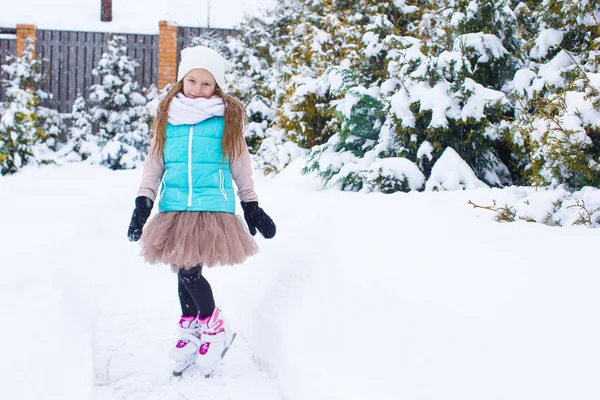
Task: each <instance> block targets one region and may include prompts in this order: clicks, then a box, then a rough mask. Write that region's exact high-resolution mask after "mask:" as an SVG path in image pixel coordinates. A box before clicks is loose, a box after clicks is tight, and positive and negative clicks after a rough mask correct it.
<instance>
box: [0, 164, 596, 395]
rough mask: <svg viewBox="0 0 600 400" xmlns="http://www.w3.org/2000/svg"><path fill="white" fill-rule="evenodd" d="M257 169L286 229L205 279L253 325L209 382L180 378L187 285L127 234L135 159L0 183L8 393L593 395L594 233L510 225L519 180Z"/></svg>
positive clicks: (270, 206) (240, 322) (1, 372)
mask: <svg viewBox="0 0 600 400" xmlns="http://www.w3.org/2000/svg"><path fill="white" fill-rule="evenodd" d="M299 169H300V164H299V162H296V163H294V164H292V166H291V167H289V168H288V169H287V170H285V171H284V172H283V173H281V174H280V175H279V176H278V177H276V178H274V179H272V180H270V181H267V182H265V181H263V180H261V179H257V180H258V181H259V182H258V184H257V191H258V194H259V196H260V199H261V201H260V203H261V206H262V207H263V208H264V209H265V210H266V211H267V212H268V213H269V214H270V215H271V216H272V217H273V219H274V220H275V221H276V222H277V225H278V234H277V236H276V237H275V238H274V239H273V240H269V241H267V240H265V239H262V238H259V239H258V242H259V245H260V247H261V249H262V252H261V253H260V254H259V255H257V256H256V257H254V258H252V259H251V260H249V261H248V262H247V263H246V264H245V265H243V266H237V267H224V268H218V269H212V270H209V271H207V272H206V275H207V277H208V279H209V281H210V282H211V283H212V285H213V290H214V292H215V296H216V300H217V303H218V304H219V305H220V306H221V308H222V309H223V310H224V312H225V313H226V314H227V315H228V317H229V319H230V320H231V322H232V324H233V325H234V326H235V327H236V329H237V331H238V332H239V333H240V338H239V340H236V342H235V344H234V346H233V347H232V349H231V352H230V353H229V354H228V355H227V357H226V359H225V362H224V364H223V366H222V369H221V371H220V373H219V374H217V376H216V377H214V378H211V379H205V378H203V377H201V376H199V375H198V374H194V373H193V370H192V371H191V372H192V373H191V374H188V376H185V377H184V378H183V379H181V380H171V379H170V369H171V363H170V361H169V360H168V357H167V356H168V352H169V350H170V347H171V346H172V345H173V343H174V341H175V339H176V337H177V331H176V323H177V320H178V313H179V304H178V301H177V293H176V277H175V276H174V275H173V274H171V273H170V272H169V271H168V268H166V267H164V266H150V265H145V264H144V263H143V262H142V260H141V259H140V258H139V256H138V251H139V247H138V245H137V244H132V243H129V242H128V241H127V240H126V237H125V236H126V235H125V232H126V230H127V226H128V224H129V219H130V216H131V212H132V206H133V200H134V198H135V192H136V189H137V185H138V183H139V179H140V174H141V170H139V169H138V170H133V171H118V172H114V171H109V170H106V169H102V168H94V167H89V166H85V165H69V166H66V167H60V168H59V167H43V168H26V169H25V170H23V171H22V172H19V173H18V174H16V175H14V176H8V177H1V178H0V260H1V265H2V275H1V277H0V316H1V318H2V329H0V398H2V399H14V400H17V399H25V400H34V399H35V400H39V399H44V400H46V399H61V400H82V399H92V400H108V399H165V400H171V399H173V400H175V399H186V398H187V399H191V398H195V399H241V400H245V399H266V400H270V399H288V400H304V399H311V400H320V399H328V400H329V399H344V400H346V399H349V400H351V399H380V400H383V399H410V400H416V399H432V400H442V399H444V400H496V399H498V400H499V399H503V400H521V399H522V400H532V399H536V400H537V399H540V400H541V399H544V400H559V399H560V400H563V399H577V400H587V399H589V400H592V399H594V400H597V399H598V398H600V381H599V380H598V379H597V377H598V376H600V363H599V362H598V360H599V359H600V343H599V341H598V337H600V321H599V319H598V316H597V314H598V309H599V308H600V291H598V287H599V286H600V270H599V268H598V263H597V252H596V251H595V250H594V249H596V247H595V246H596V245H597V243H598V240H599V239H600V230H598V229H589V228H584V227H574V228H573V227H570V228H553V227H548V226H544V225H541V224H533V223H527V222H516V223H511V224H499V223H497V222H494V221H493V220H492V218H493V213H491V212H489V211H487V210H480V209H473V208H472V207H471V206H470V205H468V204H467V201H468V200H472V201H473V202H475V203H478V204H491V202H492V199H496V200H498V203H499V204H503V201H508V200H510V199H513V198H514V196H515V191H516V190H517V189H515V188H511V189H504V190H498V189H485V188H481V189H475V190H470V191H456V192H444V193H432V192H426V193H416V192H415V193H408V194H405V193H397V194H393V195H383V194H363V193H347V192H338V191H334V190H321V188H320V185H319V183H317V182H316V181H313V180H312V179H310V178H308V177H303V176H300V174H299V172H298V171H299Z"/></svg>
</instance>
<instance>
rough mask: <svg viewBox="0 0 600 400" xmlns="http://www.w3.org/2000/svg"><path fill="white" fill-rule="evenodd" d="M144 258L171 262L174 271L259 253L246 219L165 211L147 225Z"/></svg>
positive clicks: (233, 261)
mask: <svg viewBox="0 0 600 400" xmlns="http://www.w3.org/2000/svg"><path fill="white" fill-rule="evenodd" d="M141 245H142V251H141V255H142V256H143V257H144V259H145V260H146V261H147V262H149V263H151V264H154V263H164V264H169V265H170V266H171V269H172V270H173V271H174V272H177V271H179V270H180V269H181V268H191V267H194V266H196V265H198V264H203V265H204V266H205V267H214V266H218V265H235V264H241V263H243V262H244V261H245V260H246V259H247V258H248V257H250V256H252V255H254V254H256V253H258V246H257V245H256V242H255V241H254V238H253V237H252V236H250V233H248V229H247V228H246V225H245V223H244V221H243V219H242V218H241V217H240V216H239V215H237V214H231V213H223V212H186V211H182V212H164V213H158V214H156V215H155V216H154V217H153V218H152V219H150V221H148V223H147V224H146V226H145V227H144V230H143V232H142V237H141Z"/></svg>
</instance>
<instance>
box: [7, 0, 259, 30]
mask: <svg viewBox="0 0 600 400" xmlns="http://www.w3.org/2000/svg"><path fill="white" fill-rule="evenodd" d="M269 1H270V0H227V1H210V0H169V1H162V0H113V2H112V4H113V20H112V22H102V21H100V4H101V3H100V0H52V1H47V0H23V1H19V2H13V3H11V5H10V7H9V8H6V7H4V9H3V12H2V13H0V26H3V27H15V26H16V25H17V24H33V25H36V26H37V29H56V30H68V31H88V32H94V31H97V32H119V33H139V34H158V23H159V21H161V20H165V21H169V22H172V23H175V24H177V25H179V26H193V27H195V26H207V22H208V21H207V10H208V3H210V26H211V27H215V28H231V27H233V26H234V25H236V24H237V23H239V22H240V21H241V19H242V17H243V15H244V12H249V13H253V12H254V11H256V10H257V9H258V8H259V7H262V6H264V5H266V4H267V3H268V2H269ZM55 10H64V12H56V11H55ZM142 10H143V17H142V15H141V14H140V13H141V12H142Z"/></svg>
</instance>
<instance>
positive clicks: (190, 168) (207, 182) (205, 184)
mask: <svg viewBox="0 0 600 400" xmlns="http://www.w3.org/2000/svg"><path fill="white" fill-rule="evenodd" d="M224 128H225V121H224V119H223V117H212V118H209V119H207V120H205V121H202V122H200V123H198V124H196V125H171V124H167V129H166V140H165V150H164V161H165V173H164V175H163V179H162V183H161V185H160V188H159V196H160V200H159V203H158V211H159V212H168V211H213V212H228V213H235V198H234V191H233V185H232V179H231V171H230V169H229V158H226V159H225V162H223V149H222V146H221V141H222V139H223V130H224Z"/></svg>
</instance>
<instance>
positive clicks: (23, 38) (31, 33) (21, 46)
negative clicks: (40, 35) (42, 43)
mask: <svg viewBox="0 0 600 400" xmlns="http://www.w3.org/2000/svg"><path fill="white" fill-rule="evenodd" d="M27 39H31V41H32V45H33V51H32V54H31V58H32V59H34V58H35V25H23V24H17V57H21V56H22V55H23V52H24V51H25V48H26V45H27Z"/></svg>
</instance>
